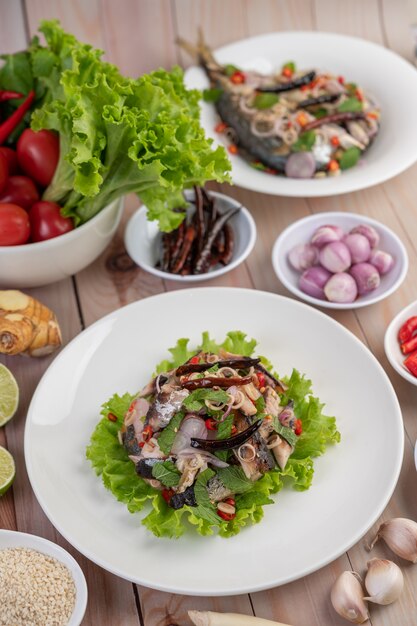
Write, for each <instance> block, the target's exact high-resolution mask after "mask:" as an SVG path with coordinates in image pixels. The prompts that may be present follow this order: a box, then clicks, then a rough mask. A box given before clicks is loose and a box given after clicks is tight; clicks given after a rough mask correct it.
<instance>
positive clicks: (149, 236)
mask: <svg viewBox="0 0 417 626" xmlns="http://www.w3.org/2000/svg"><path fill="white" fill-rule="evenodd" d="M209 195H210V196H211V197H213V198H215V199H216V204H217V208H218V210H219V212H220V213H224V212H225V211H227V210H228V209H231V208H232V207H237V206H239V207H241V208H240V211H239V212H238V213H236V214H235V215H234V216H233V217H232V218H230V220H229V222H228V223H229V224H230V225H231V227H232V228H233V232H234V236H235V243H234V252H233V257H232V260H231V261H230V263H229V264H228V265H226V266H224V267H222V266H216V267H214V268H212V269H210V270H209V271H208V272H206V273H204V274H198V275H190V276H180V275H178V274H170V273H169V272H164V271H162V270H159V269H157V268H156V267H155V264H156V262H157V260H158V258H159V254H158V252H159V250H160V245H161V236H162V235H161V233H160V231H159V230H158V225H157V222H149V221H148V220H147V218H146V213H147V208H146V206H142V207H141V208H140V209H138V210H137V211H136V212H135V213H134V214H133V215H132V217H131V218H130V220H129V222H128V224H127V227H126V232H125V246H126V249H127V251H128V253H129V256H130V257H131V258H132V259H133V260H134V262H135V263H136V264H137V265H139V267H141V268H143V269H144V270H146V271H147V272H149V273H150V274H154V275H155V276H159V277H160V278H165V279H166V280H178V281H180V282H184V283H192V282H197V281H202V280H210V279H211V278H217V277H218V276H222V274H226V273H227V272H230V271H231V270H233V269H235V267H237V266H238V265H240V264H241V263H242V262H243V261H244V260H245V259H246V258H247V257H248V256H249V254H250V253H251V251H252V249H253V246H254V245H255V240H256V225H255V221H254V219H253V217H252V215H251V214H250V213H249V211H248V210H247V209H246V208H245V207H244V206H242V205H241V204H240V202H238V201H237V200H234V199H233V198H230V197H229V196H226V195H224V194H222V193H217V192H214V191H210V192H209ZM185 197H186V199H187V200H191V199H193V198H194V192H192V191H189V190H187V191H186V192H185Z"/></svg>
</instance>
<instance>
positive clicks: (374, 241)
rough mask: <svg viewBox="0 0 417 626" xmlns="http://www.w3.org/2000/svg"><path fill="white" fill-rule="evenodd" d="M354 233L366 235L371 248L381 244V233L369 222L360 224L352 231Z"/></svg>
mask: <svg viewBox="0 0 417 626" xmlns="http://www.w3.org/2000/svg"><path fill="white" fill-rule="evenodd" d="M350 232H351V233H352V234H354V233H359V234H360V235H363V236H364V237H366V238H367V239H368V241H369V243H370V245H371V248H375V247H376V246H377V245H378V244H379V235H378V233H377V232H376V230H375V228H374V227H373V226H369V225H368V224H358V226H355V227H354V228H352V230H351V231H350Z"/></svg>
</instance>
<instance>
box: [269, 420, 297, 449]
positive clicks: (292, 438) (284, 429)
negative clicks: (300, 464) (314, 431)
mask: <svg viewBox="0 0 417 626" xmlns="http://www.w3.org/2000/svg"><path fill="white" fill-rule="evenodd" d="M273 424H274V430H275V432H277V433H278V435H280V436H281V437H283V438H284V439H285V441H288V443H289V444H290V446H295V444H296V443H297V441H298V437H297V435H296V434H295V432H294V431H293V429H292V428H289V427H288V426H284V425H283V424H281V422H280V421H279V418H278V417H274V418H273Z"/></svg>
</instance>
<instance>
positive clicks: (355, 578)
mask: <svg viewBox="0 0 417 626" xmlns="http://www.w3.org/2000/svg"><path fill="white" fill-rule="evenodd" d="M330 600H331V602H332V605H333V608H334V610H335V611H336V613H338V614H339V615H340V616H341V617H344V618H345V619H347V620H348V621H349V622H351V623H352V624H363V623H364V622H366V621H367V620H368V619H369V614H368V608H367V605H366V602H365V601H364V599H363V589H362V585H361V578H360V576H359V574H357V573H356V572H350V571H346V572H342V574H340V576H339V577H338V578H337V580H336V581H335V583H334V585H333V587H332V590H331V592H330Z"/></svg>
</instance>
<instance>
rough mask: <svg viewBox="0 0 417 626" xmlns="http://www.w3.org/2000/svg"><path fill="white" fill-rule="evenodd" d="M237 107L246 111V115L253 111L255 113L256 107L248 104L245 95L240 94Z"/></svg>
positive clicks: (251, 113) (252, 113)
mask: <svg viewBox="0 0 417 626" xmlns="http://www.w3.org/2000/svg"><path fill="white" fill-rule="evenodd" d="M239 108H240V110H241V111H243V113H246V115H251V116H252V115H255V113H257V109H255V107H251V106H249V104H248V102H247V97H246V96H242V97H241V99H240V100H239Z"/></svg>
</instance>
